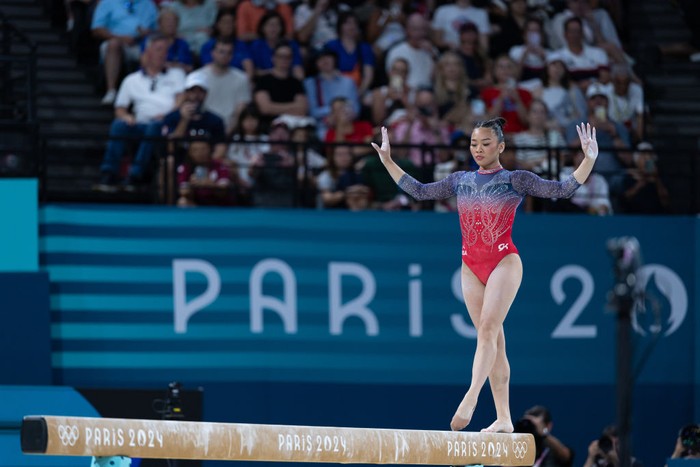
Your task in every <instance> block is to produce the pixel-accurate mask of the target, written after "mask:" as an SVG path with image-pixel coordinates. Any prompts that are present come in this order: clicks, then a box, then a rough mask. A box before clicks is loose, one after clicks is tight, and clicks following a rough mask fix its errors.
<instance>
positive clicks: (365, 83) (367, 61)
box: [324, 11, 375, 96]
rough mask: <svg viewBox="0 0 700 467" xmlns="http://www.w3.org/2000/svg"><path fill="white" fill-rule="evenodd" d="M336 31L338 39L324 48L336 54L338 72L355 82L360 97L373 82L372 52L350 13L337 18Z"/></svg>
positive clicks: (373, 59)
mask: <svg viewBox="0 0 700 467" xmlns="http://www.w3.org/2000/svg"><path fill="white" fill-rule="evenodd" d="M337 29H338V38H337V39H333V40H331V41H328V42H327V43H326V45H325V46H324V47H325V48H328V49H331V50H332V51H334V52H335V53H336V55H337V56H338V62H337V66H338V70H340V72H341V73H342V74H344V75H345V76H347V77H349V78H351V79H352V80H353V81H354V82H355V85H356V86H357V89H358V93H359V94H360V96H362V95H364V94H365V92H367V90H368V89H369V87H370V86H371V85H372V82H373V81H374V68H375V57H374V51H373V50H372V46H371V45H370V44H369V43H367V42H366V41H364V40H363V39H362V30H361V29H360V23H359V21H358V19H357V17H356V16H355V14H354V13H352V12H351V11H345V12H343V13H341V14H340V15H339V16H338V24H337Z"/></svg>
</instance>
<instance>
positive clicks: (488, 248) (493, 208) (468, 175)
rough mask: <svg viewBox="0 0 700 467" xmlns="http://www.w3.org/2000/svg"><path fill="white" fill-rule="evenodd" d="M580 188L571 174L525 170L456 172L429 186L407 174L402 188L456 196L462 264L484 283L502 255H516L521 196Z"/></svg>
mask: <svg viewBox="0 0 700 467" xmlns="http://www.w3.org/2000/svg"><path fill="white" fill-rule="evenodd" d="M579 186H581V185H580V184H579V183H578V182H577V181H576V179H575V178H574V177H573V176H570V177H569V178H567V179H566V180H564V181H562V182H559V181H553V180H545V179H543V178H540V177H539V176H537V175H535V174H534V173H532V172H528V171H525V170H515V171H509V170H505V169H501V170H498V171H495V172H492V173H481V172H478V171H477V172H455V173H452V174H450V175H449V176H447V177H446V178H444V179H442V180H440V181H439V182H434V183H426V184H424V183H420V182H419V181H417V180H416V179H414V178H413V177H411V176H410V175H408V174H407V175H404V176H403V177H401V180H399V187H400V188H401V189H402V190H403V191H405V192H406V193H407V194H409V195H411V196H412V197H413V198H415V199H416V200H419V201H420V200H430V199H432V200H437V199H445V198H449V197H451V196H457V209H458V211H459V223H460V227H461V230H462V261H464V264H466V265H467V266H468V267H469V269H470V270H471V271H472V272H473V273H474V274H475V275H476V277H478V278H479V280H480V281H481V282H482V283H484V284H486V281H487V280H488V278H489V276H490V275H491V272H492V271H493V270H494V269H495V268H496V266H497V265H498V263H499V262H500V261H501V260H502V259H503V257H505V256H506V255H508V254H511V253H516V254H517V253H518V250H517V248H516V247H515V245H514V244H513V239H512V238H511V233H512V230H513V220H514V219H515V211H516V209H517V208H518V205H519V204H520V203H521V202H522V200H523V198H524V197H525V196H526V195H531V196H536V197H539V198H569V197H570V196H572V195H573V194H574V192H575V191H576V190H577V189H578V187H579Z"/></svg>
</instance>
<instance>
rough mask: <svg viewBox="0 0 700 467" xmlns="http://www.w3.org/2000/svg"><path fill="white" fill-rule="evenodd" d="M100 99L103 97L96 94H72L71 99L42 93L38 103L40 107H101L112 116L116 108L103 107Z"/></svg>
mask: <svg viewBox="0 0 700 467" xmlns="http://www.w3.org/2000/svg"><path fill="white" fill-rule="evenodd" d="M100 100H101V98H100V97H99V96H97V95H94V94H90V95H85V96H71V97H70V99H66V98H61V97H60V96H53V95H43V96H42V95H40V96H38V98H37V105H38V106H39V107H47V106H53V105H58V106H61V107H63V108H91V109H101V110H102V111H103V112H104V113H106V114H108V115H109V116H110V117H113V116H114V110H113V109H112V108H110V107H103V106H102V105H101V104H100Z"/></svg>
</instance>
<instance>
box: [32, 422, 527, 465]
mask: <svg viewBox="0 0 700 467" xmlns="http://www.w3.org/2000/svg"><path fill="white" fill-rule="evenodd" d="M21 443H22V451H23V452H24V453H26V454H48V455H57V456H126V457H132V458H150V459H196V460H246V461H273V462H332V463H341V464H344V463H353V464H430V465H467V464H483V465H512V466H530V465H532V464H533V463H534V462H535V440H534V438H533V436H532V435H530V434H522V433H516V434H507V433H472V432H452V431H425V430H388V429H371V428H336V427H314V426H285V425H253V424H244V423H210V422H185V421H175V420H131V419H118V418H89V417H54V416H27V417H24V419H23V421H22V430H21Z"/></svg>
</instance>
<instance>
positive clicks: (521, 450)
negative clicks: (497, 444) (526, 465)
mask: <svg viewBox="0 0 700 467" xmlns="http://www.w3.org/2000/svg"><path fill="white" fill-rule="evenodd" d="M525 454H527V442H525V441H513V455H514V456H515V458H516V459H525Z"/></svg>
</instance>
